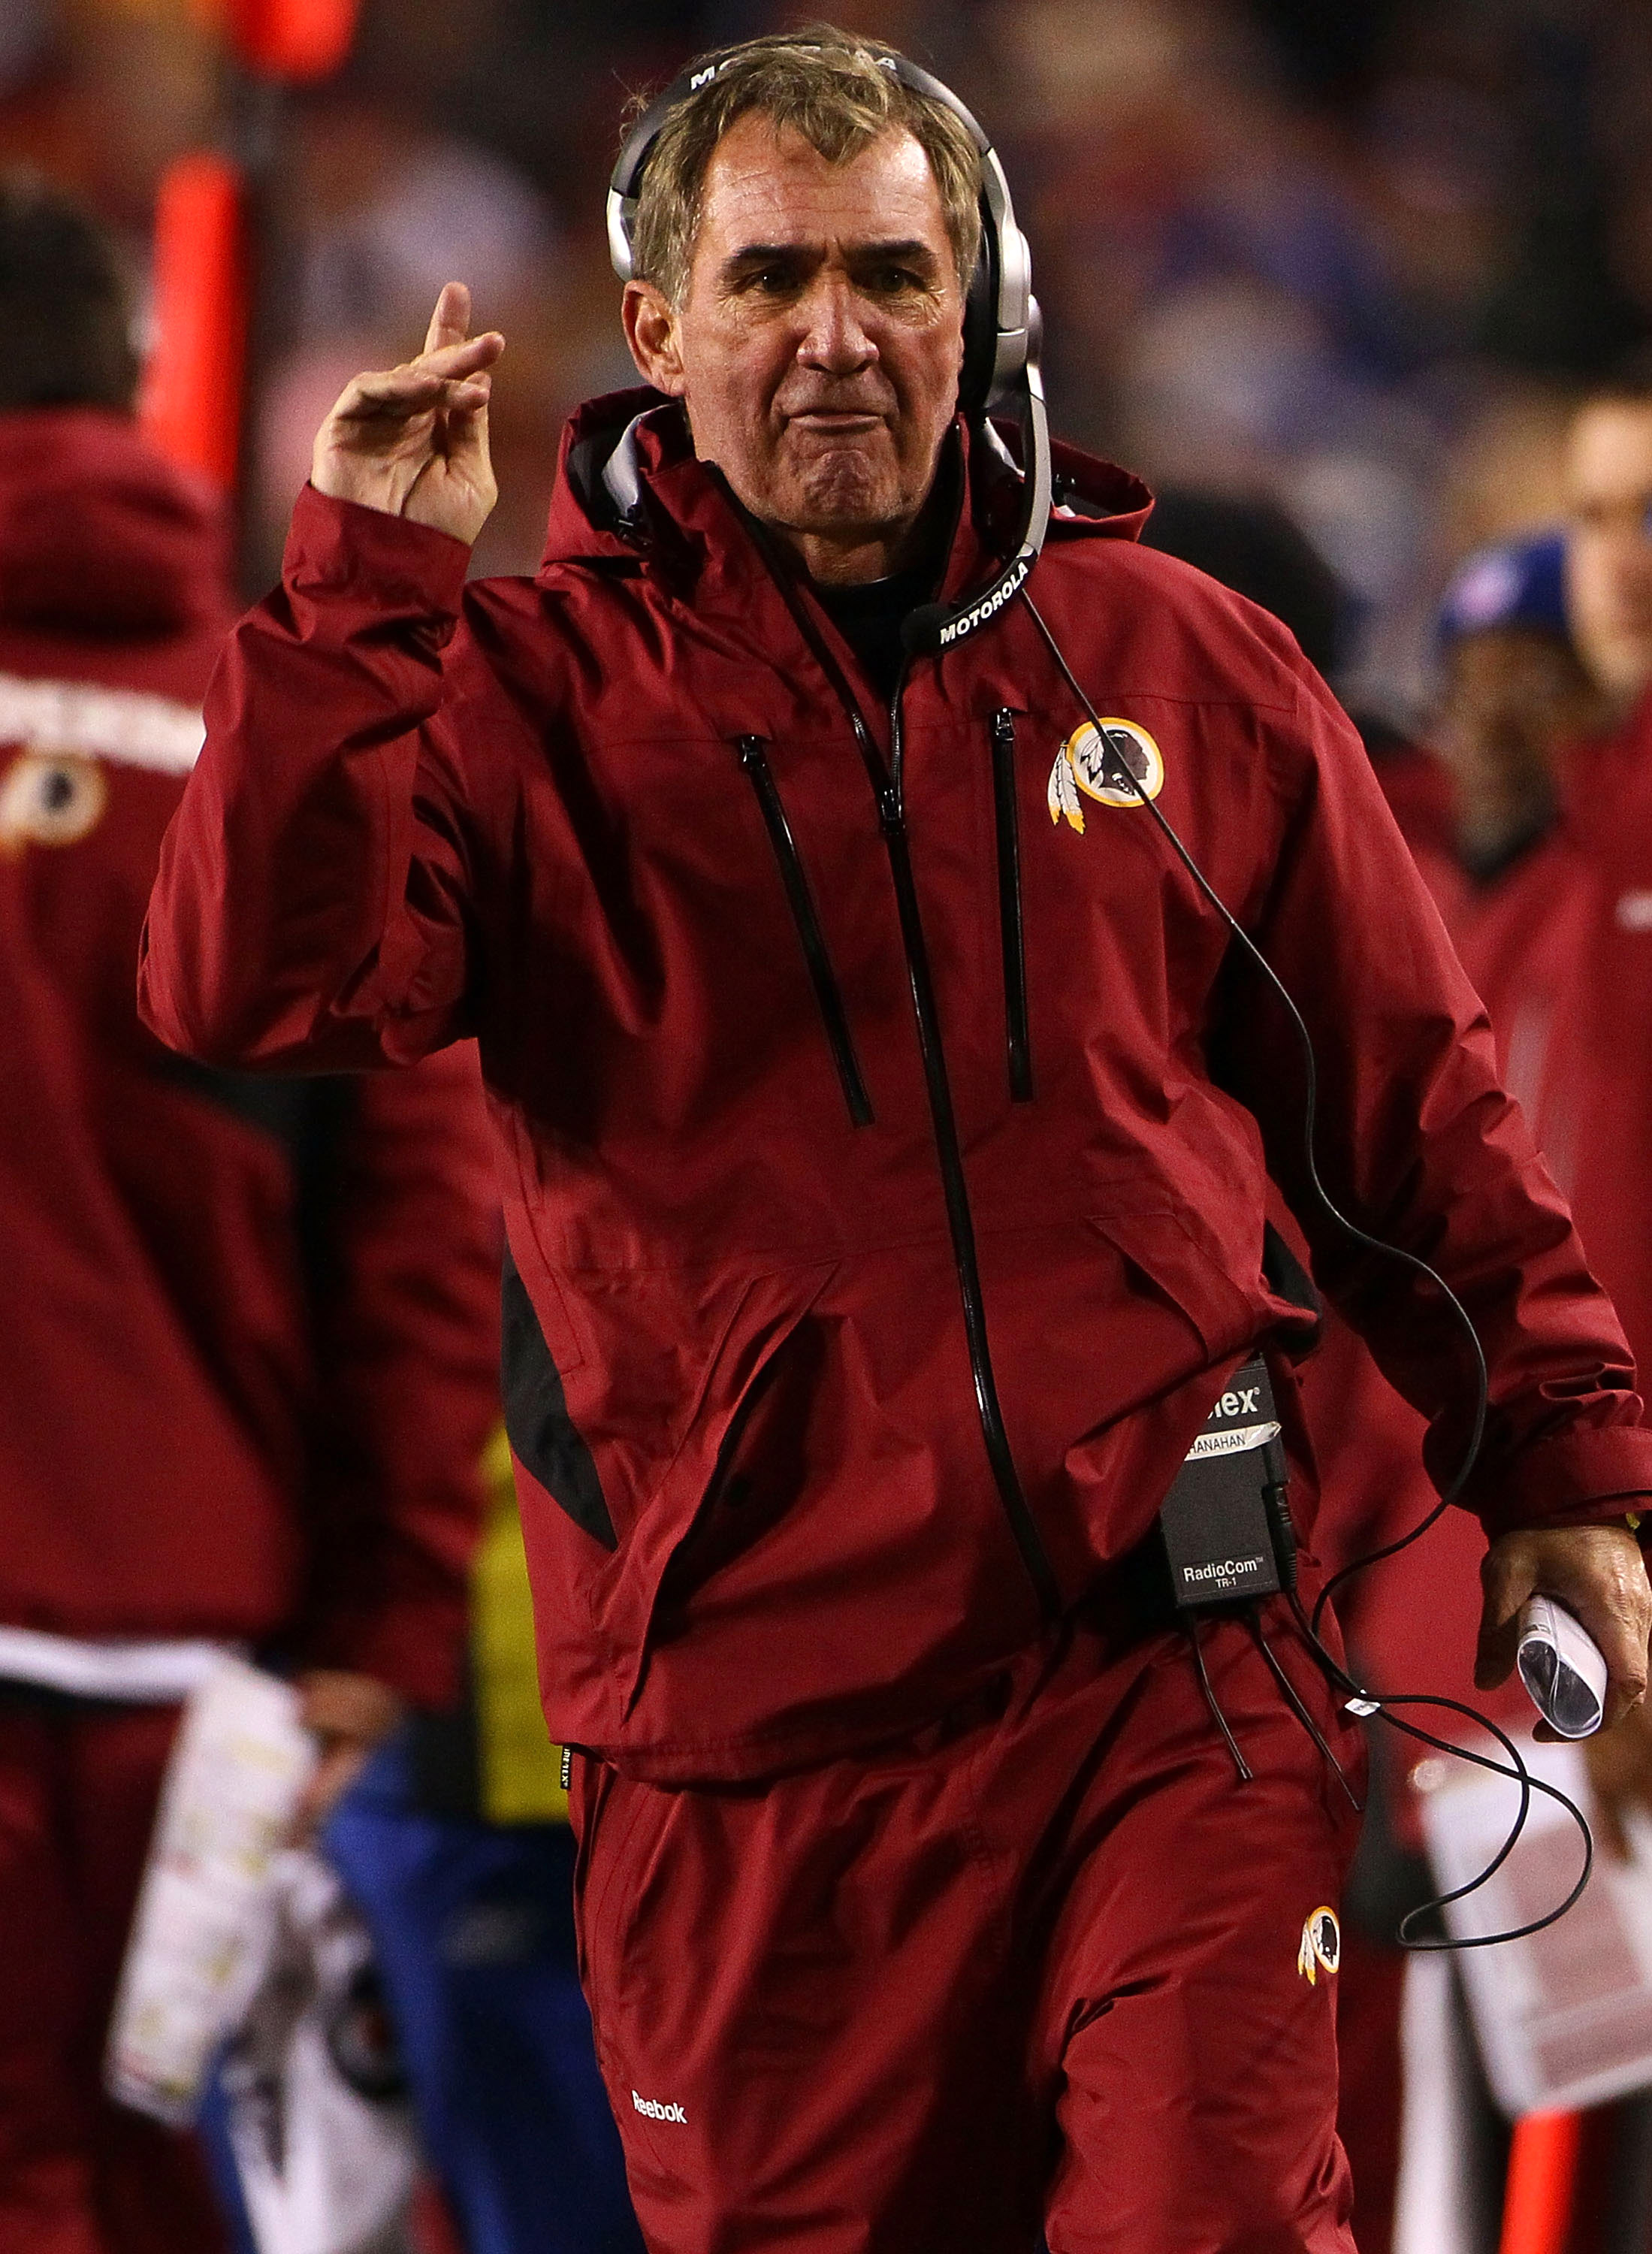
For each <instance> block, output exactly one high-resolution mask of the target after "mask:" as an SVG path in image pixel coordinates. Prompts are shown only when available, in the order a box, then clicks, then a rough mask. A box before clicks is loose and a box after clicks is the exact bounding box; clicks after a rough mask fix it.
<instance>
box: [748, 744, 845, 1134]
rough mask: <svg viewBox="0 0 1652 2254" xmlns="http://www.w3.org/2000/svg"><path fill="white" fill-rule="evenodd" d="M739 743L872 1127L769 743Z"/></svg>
mask: <svg viewBox="0 0 1652 2254" xmlns="http://www.w3.org/2000/svg"><path fill="white" fill-rule="evenodd" d="M734 748H735V750H736V752H737V753H739V761H740V765H741V767H743V768H744V769H745V770H746V780H747V781H749V782H750V784H751V786H752V789H753V793H754V794H755V795H756V798H757V803H758V806H759V808H760V810H761V812H762V816H763V826H764V828H765V829H766V830H767V831H768V842H769V844H771V845H772V846H773V847H774V858H775V861H776V862H777V864H778V865H779V867H780V872H781V884H782V885H783V886H785V888H786V899H787V903H788V906H789V907H790V908H791V911H792V921H793V922H794V924H795V926H796V927H797V936H798V940H799V942H800V943H801V944H802V949H803V960H804V963H806V964H807V966H808V969H809V983H810V984H812V985H813V987H814V989H815V999H816V1002H817V1003H818V1005H819V1006H820V1014H821V1022H822V1024H823V1026H824V1027H825V1031H826V1040H827V1045H828V1047H830V1050H831V1053H832V1062H833V1063H834V1064H835V1065H836V1066H837V1078H838V1081H839V1082H840V1084H841V1085H842V1088H843V1091H844V1103H846V1104H847V1105H848V1107H849V1117H850V1118H851V1121H852V1122H853V1123H854V1124H855V1125H856V1126H857V1127H870V1126H871V1125H872V1098H871V1097H870V1096H868V1095H867V1093H866V1082H865V1079H864V1078H863V1076H862V1074H861V1069H860V1061H859V1059H858V1057H857V1056H856V1054H855V1044H854V1040H853V1038H852V1036H851V1033H850V1030H849V1016H848V1012H846V1011H845V1010H844V997H843V992H842V990H841V989H840V988H839V986H838V984H837V972H836V971H835V970H833V969H832V959H831V956H830V955H829V954H828V953H827V951H826V935H825V934H824V932H823V931H822V929H821V926H820V916H819V913H818V912H817V910H816V907H815V896H814V894H813V893H811V892H810V891H809V879H808V877H807V876H806V875H805V873H804V871H803V864H802V857H801V856H800V854H799V852H798V851H797V840H796V839H795V837H793V835H792V825H791V823H789V822H788V820H787V818H786V809H785V806H784V804H783V803H782V802H781V795H780V791H779V789H778V788H776V786H775V781H774V773H773V771H772V770H771V768H770V767H769V763H768V749H767V745H766V744H765V742H764V739H763V738H762V737H761V736H737V737H736V738H735V739H734Z"/></svg>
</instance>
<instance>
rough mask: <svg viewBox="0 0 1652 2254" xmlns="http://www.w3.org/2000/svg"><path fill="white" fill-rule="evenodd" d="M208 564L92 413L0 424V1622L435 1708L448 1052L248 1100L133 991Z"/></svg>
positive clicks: (465, 1424) (242, 1084) (200, 526)
mask: <svg viewBox="0 0 1652 2254" xmlns="http://www.w3.org/2000/svg"><path fill="white" fill-rule="evenodd" d="M227 562H228V558H227V548H226V541H225V527H224V523H223V520H222V515H221V511H220V509H219V508H218V507H217V506H216V504H215V503H214V500H212V498H211V496H210V495H209V494H208V493H207V492H206V491H205V490H204V489H203V488H202V487H200V486H198V485H197V484H196V483H194V482H193V481H192V480H190V479H187V478H186V476H184V475H183V474H182V473H180V472H179V471H177V470H176V469H174V468H172V466H171V465H169V464H168V463H166V462H165V461H164V460H163V459H162V458H160V457H159V456H158V455H157V454H155V453H154V452H152V451H151V450H150V449H149V448H148V447H147V446H146V445H145V444H144V443H143V442H142V441H141V439H140V438H139V437H138V436H137V432H136V430H134V429H133V427H132V425H131V424H130V423H129V422H127V421H126V420H125V419H124V418H123V417H120V416H115V415H110V414H107V413H104V412H102V411H99V410H94V409H61V410H59V409H51V410H31V411H29V412H26V413H19V414H14V415H11V416H4V417H0V1279H4V1281H3V1283H0V1291H3V1292H4V1341H5V1353H4V1361H5V1382H4V1412H3V1413H0V1526H3V1527H4V1540H0V1621H4V1622H6V1623H8V1624H10V1625H13V1626H21V1627H29V1628H41V1629H45V1630H49V1631H52V1632H53V1633H56V1634H59V1635H79V1636H94V1637H102V1636H139V1637H185V1636H202V1635H204V1636H221V1637H228V1638H246V1639H250V1640H259V1639H263V1638H268V1637H280V1638H281V1639H282V1640H283V1642H285V1643H286V1645H287V1646H288V1648H289V1649H290V1651H291V1652H292V1654H293V1656H295V1657H300V1658H304V1659H308V1660H311V1661H315V1662H323V1663H329V1664H332V1665H335V1666H346V1667H354V1668H360V1669H361V1670H364V1671H369V1672H372V1673H374V1674H377V1675H379V1676H381V1677H383V1678H384V1679H386V1680H387V1681H388V1682H390V1683H392V1684H395V1686H396V1687H398V1688H399V1689H401V1690H402V1691H404V1692H406V1693H407V1694H409V1696H412V1697H415V1698H424V1699H439V1698H444V1697H446V1696H447V1695H448V1694H449V1692H450V1691H451V1685H452V1678H453V1673H454V1663H455V1660H456V1658H457V1656H458V1651H459V1649H461V1648H462V1638H463V1620H464V1601H465V1585H464V1569H465V1562H466V1558H467V1555H468V1551H469V1546H470V1543H471V1539H472V1534H473V1530H474V1525H475V1521H476V1518H477V1516H478V1513H479V1507H480V1496H479V1488H478V1481H477V1474H476V1466H477V1460H478V1457H479V1452H480V1450H481V1447H482V1446H483V1443H484V1441H485V1439H486V1433H487V1431H488V1427H489V1425H490V1422H491V1421H492V1420H493V1418H495V1417H496V1415H497V1409H496V1406H494V1404H495V1403H496V1398H497V1397H496V1393H495V1391H494V1388H493V1369H492V1357H493V1341H494V1337H495V1334H496V1313H495V1306H494V1291H495V1279H496V1274H497V1270H496V1257H497V1255H496V1250H495V1247H496V1242H497V1239H496V1233H495V1232H496V1224H495V1223H494V1222H493V1201H492V1190H491V1181H490V1179H489V1170H488V1162H487V1156H486V1131H485V1128H484V1127H483V1125H482V1124H481V1117H482V1115H481V1107H480V1104H479V1101H478V1100H477V1096H476V1093H475V1089H474V1085H473V1082H474V1068H473V1065H472V1063H471V1062H470V1060H469V1058H468V1057H467V1056H466V1055H465V1054H463V1053H459V1052H456V1053H455V1054H454V1055H453V1056H451V1058H444V1059H442V1060H439V1061H437V1062H436V1065H435V1067H434V1069H432V1068H428V1067H427V1068H422V1070H421V1071H420V1072H419V1073H417V1074H415V1075H409V1076H407V1077H406V1078H404V1079H403V1080H402V1081H399V1082H385V1081H379V1082H360V1083H355V1084H351V1083H346V1082H339V1081H331V1082H315V1081H311V1082H297V1081H286V1082H282V1081H276V1082H268V1081H266V1082H247V1081H246V1080H244V1079H242V1078H241V1077H240V1076H237V1075H226V1074H222V1073H218V1072H213V1071H209V1070H206V1069H204V1068H200V1067H199V1066H194V1065H190V1064H188V1063H186V1061H184V1060H182V1059H181V1058H179V1057H178V1056H176V1055H175V1054H172V1052H171V1051H170V1050H168V1049H166V1048H164V1047H162V1046H161V1044H160V1043H159V1042H158V1041H157V1040H155V1038H154V1036H153V1035H152V1034H151V1033H149V1032H148V1031H147V1030H146V1029H145V1028H144V1026H141V1025H140V1024H139V1022H138V1019H137V1009H136V1006H135V999H134V995H133V991H132V979H133V970H134V966H135V964H136V962H137V945H138V936H139V932H140V929H141V927H142V922H143V915H144V906H145V903H146V901H147V899H148V895H149V890H150V886H151V884H152V882H153V880H154V875H155V869H156V864H157V860H158V855H159V851H160V844H161V837H162V835H163V833H164V831H165V828H166V825H167V823H168V822H169V821H170V819H171V818H172V814H173V812H174V810H175V809H176V808H177V806H178V803H179V798H180V796H181V795H182V792H183V789H184V783H185V778H186V775H187V774H188V772H189V770H190V768H191V767H192V766H193V763H194V760H195V758H196V756H197V753H198V752H199V749H200V741H201V733H202V730H201V720H200V697H201V693H202V690H203V689H204V688H205V686H206V683H207V676H208V674H209V672H210V670H211V668H212V665H213V662H214V658H215V657H216V655H217V654H218V652H219V650H220V648H221V646H222V642H223V639H224V635H225V633H226V632H227V630H228V627H229V624H230V622H231V618H232V611H231V607H230V605H229V599H228V571H227Z"/></svg>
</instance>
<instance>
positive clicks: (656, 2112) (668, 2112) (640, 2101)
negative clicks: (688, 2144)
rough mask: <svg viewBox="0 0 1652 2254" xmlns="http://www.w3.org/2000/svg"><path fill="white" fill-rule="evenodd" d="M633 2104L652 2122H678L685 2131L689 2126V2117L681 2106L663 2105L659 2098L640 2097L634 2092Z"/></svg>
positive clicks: (632, 2095)
mask: <svg viewBox="0 0 1652 2254" xmlns="http://www.w3.org/2000/svg"><path fill="white" fill-rule="evenodd" d="M631 2103H633V2104H634V2106H635V2107H636V2109H637V2110H638V2112H639V2113H641V2114H644V2115H646V2116H647V2117H648V2119H649V2120H650V2121H678V2122H681V2123H682V2124H683V2127H684V2128H685V2129H686V2128H687V2126H688V2123H689V2117H688V2115H687V2114H686V2113H685V2112H684V2111H683V2108H682V2107H681V2106H680V2105H662V2103H660V2101H659V2099H658V2098H657V2097H639V2096H638V2095H637V2093H636V2091H635V2090H633V2091H632V2093H631Z"/></svg>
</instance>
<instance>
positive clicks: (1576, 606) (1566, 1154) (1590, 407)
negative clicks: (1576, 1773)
mask: <svg viewBox="0 0 1652 2254" xmlns="http://www.w3.org/2000/svg"><path fill="white" fill-rule="evenodd" d="M1565 468H1566V482H1567V491H1568V498H1569V502H1570V508H1571V519H1570V523H1569V526H1568V529H1567V539H1566V597H1567V611H1568V615H1569V617H1570V619H1571V621H1572V634H1573V637H1574V639H1575V641H1576V642H1577V645H1578V648H1579V653H1580V655H1582V658H1583V660H1584V662H1585V664H1586V666H1587V667H1588V669H1589V671H1590V674H1591V675H1592V676H1593V680H1594V682H1595V683H1596V686H1597V688H1598V689H1599V690H1600V695H1601V697H1602V698H1603V700H1604V701H1605V704H1606V707H1607V716H1608V725H1607V726H1606V727H1604V728H1603V729H1601V730H1600V731H1599V732H1596V733H1595V734H1594V735H1593V736H1590V737H1587V738H1586V739H1583V740H1582V741H1580V742H1579V744H1577V745H1576V746H1573V747H1572V750H1571V751H1570V752H1569V753H1568V755H1567V758H1566V760H1565V767H1564V782H1565V794H1566V800H1567V806H1568V812H1569V816H1570V818H1571V820H1572V823H1573V824H1574V825H1575V827H1576V829H1577V830H1578V832H1579V836H1580V837H1582V838H1583V839H1584V841H1585V844H1586V850H1587V851H1588V854H1589V859H1590V867H1591V886H1590V892H1589V898H1588V902H1587V907H1586V914H1585V918H1584V923H1583V932H1582V939H1581V943H1580V945H1579V950H1578V955H1577V959H1576V963H1575V965H1574V970H1573V977H1572V984H1571V986H1570V988H1569V990H1568V992H1567V995H1566V998H1565V1011H1564V1012H1563V1014H1562V1017H1561V1019H1560V1021H1559V1022H1558V1026H1557V1032H1556V1038H1555V1040H1554V1043H1553V1047H1552V1053H1551V1058H1550V1065H1549V1071H1548V1074H1547V1076H1546V1080H1545V1084H1544V1111H1543V1114H1542V1117H1543V1120H1544V1123H1547V1122H1549V1121H1550V1120H1551V1119H1558V1120H1560V1121H1562V1122H1564V1124H1565V1149H1564V1151H1563V1153H1562V1165H1561V1167H1560V1168H1558V1173H1560V1174H1561V1176H1562V1179H1563V1180H1564V1182H1565V1186H1566V1187H1568V1190H1569V1194H1570V1195H1571V1196H1572V1200H1573V1201H1574V1205H1575V1208H1576V1211H1577V1215H1578V1222H1579V1234H1580V1235H1581V1236H1582V1237H1583V1241H1584V1245H1585V1249H1586V1252H1587V1254H1588V1257H1589V1263H1590V1265H1591V1267H1592V1268H1593V1270H1594V1271H1595V1273H1596V1274H1597V1275H1598V1276H1599V1277H1600V1279H1601V1281H1602V1282H1603V1283H1604V1284H1605V1285H1607V1288H1608V1290H1610V1291H1611V1292H1612V1293H1613V1295H1614V1299H1616V1301H1617V1303H1618V1306H1620V1308H1621V1312H1622V1315H1623V1322H1624V1328H1625V1331H1626V1332H1627V1334H1628V1339H1629V1342H1630V1345H1631V1346H1632V1347H1633V1348H1634V1349H1635V1354H1636V1355H1637V1357H1638V1358H1639V1359H1640V1360H1641V1362H1642V1364H1644V1363H1645V1362H1647V1361H1648V1359H1649V1358H1652V1193H1649V1187H1648V1186H1649V1181H1652V360H1649V358H1648V357H1647V356H1646V354H1645V353H1642V355H1640V356H1639V357H1638V358H1637V359H1636V360H1634V361H1632V362H1631V363H1630V364H1628V366H1627V367H1625V368H1624V369H1623V370H1622V371H1621V372H1620V373H1619V374H1616V375H1614V377H1612V378H1611V379H1609V380H1607V381H1604V382H1603V383H1601V384H1600V386H1599V387H1598V388H1596V389H1595V390H1593V392H1592V393H1591V394H1590V395H1588V396H1587V397H1586V399H1585V400H1584V401H1583V402H1581V404H1580V405H1579V409H1578V412H1577V414H1576V416H1575V417H1574V419H1573V422H1572V430H1571V434H1570V440H1569V444H1568V447H1567V453H1566V465H1565ZM1588 1750H1589V1765H1590V1772H1591V1778H1592V1782H1593V1785H1594V1788H1595V1791H1596V1795H1597V1799H1598V1801H1599V1803H1600V1810H1601V1814H1602V1817H1603V1828H1604V1829H1605V1831H1606V1834H1607V1842H1608V1845H1610V1846H1612V1847H1613V1848H1614V1849H1615V1850H1617V1851H1620V1852H1621V1850H1622V1848H1623V1845H1624V1840H1623V1834H1622V1829H1621V1815H1622V1811H1623V1810H1626V1809H1627V1808H1628V1806H1630V1805H1634V1804H1639V1805H1640V1806H1641V1807H1642V1808H1646V1807H1649V1806H1652V1731H1649V1730H1647V1729H1646V1728H1645V1727H1644V1726H1642V1725H1641V1724H1640V1722H1639V1721H1638V1720H1637V1722H1636V1724H1635V1726H1634V1727H1632V1728H1629V1729H1627V1730H1624V1731H1622V1732H1616V1733H1613V1735H1612V1736H1611V1737H1610V1738H1609V1739H1606V1740H1600V1741H1598V1742H1594V1743H1592V1744H1591V1746H1590V1747H1589V1749H1588Z"/></svg>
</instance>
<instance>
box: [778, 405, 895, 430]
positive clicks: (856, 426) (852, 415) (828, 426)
mask: <svg viewBox="0 0 1652 2254" xmlns="http://www.w3.org/2000/svg"><path fill="white" fill-rule="evenodd" d="M786 419H787V421H788V423H800V424H801V425H802V428H803V429H804V430H821V431H825V432H829V433H836V434H848V433H851V432H854V431H858V430H878V429H879V427H880V426H881V424H882V423H883V419H884V418H883V416H881V415H879V414H878V413H877V412H876V411H875V410H874V409H872V408H870V407H800V408H793V409H790V410H789V411H788V415H787V417H786Z"/></svg>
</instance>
